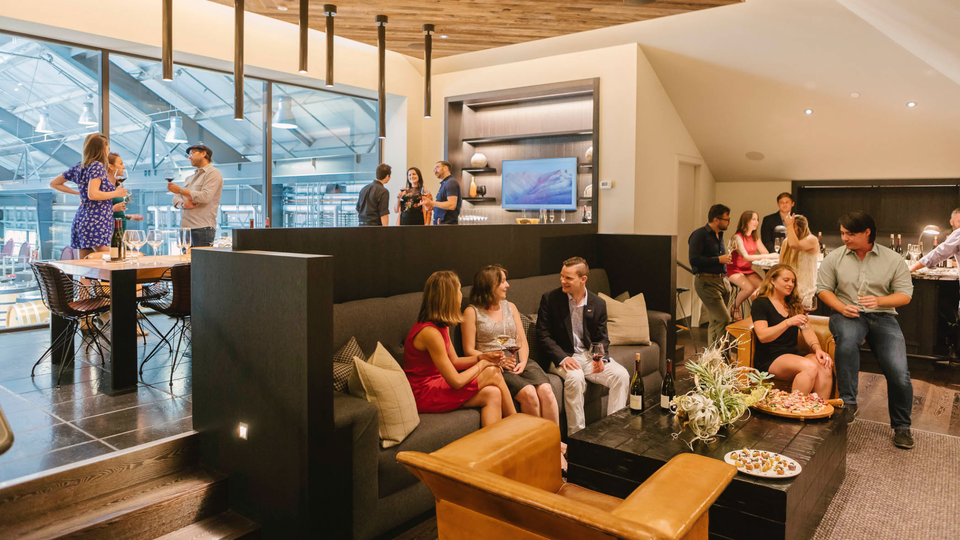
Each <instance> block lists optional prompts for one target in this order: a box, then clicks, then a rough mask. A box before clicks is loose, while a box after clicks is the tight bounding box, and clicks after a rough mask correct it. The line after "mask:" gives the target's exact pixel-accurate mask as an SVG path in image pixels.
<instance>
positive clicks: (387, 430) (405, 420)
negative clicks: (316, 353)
mask: <svg viewBox="0 0 960 540" xmlns="http://www.w3.org/2000/svg"><path fill="white" fill-rule="evenodd" d="M353 363H354V365H356V367H357V378H358V379H359V380H360V384H361V385H362V386H363V393H364V398H365V399H366V400H367V401H368V402H370V403H372V404H373V405H374V406H375V407H376V408H377V428H378V430H379V432H380V444H382V445H383V447H384V448H389V447H391V446H396V445H398V444H400V443H401V442H403V439H405V438H406V437H407V435H409V434H410V432H412V431H413V430H414V429H415V428H416V427H417V426H418V425H419V424H420V416H419V415H418V414H417V401H416V400H415V399H414V397H413V390H412V389H411V388H410V382H409V381H407V375H406V373H404V372H403V369H402V368H401V367H400V364H398V363H397V361H396V360H394V359H393V356H391V355H390V353H389V352H387V349H385V348H384V346H383V345H381V344H379V343H377V350H376V351H375V352H374V353H373V355H372V356H370V360H369V361H367V362H364V361H363V360H361V359H360V358H359V357H355V358H354V359H353Z"/></svg>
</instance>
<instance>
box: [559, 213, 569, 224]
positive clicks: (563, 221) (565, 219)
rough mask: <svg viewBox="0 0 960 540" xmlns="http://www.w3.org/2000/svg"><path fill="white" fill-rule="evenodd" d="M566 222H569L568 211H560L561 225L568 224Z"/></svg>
mask: <svg viewBox="0 0 960 540" xmlns="http://www.w3.org/2000/svg"><path fill="white" fill-rule="evenodd" d="M566 222H567V211H566V210H561V211H560V223H566Z"/></svg>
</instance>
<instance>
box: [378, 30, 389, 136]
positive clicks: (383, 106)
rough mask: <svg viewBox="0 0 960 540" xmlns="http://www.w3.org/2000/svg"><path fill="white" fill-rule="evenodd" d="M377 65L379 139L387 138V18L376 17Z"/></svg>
mask: <svg viewBox="0 0 960 540" xmlns="http://www.w3.org/2000/svg"><path fill="white" fill-rule="evenodd" d="M376 20H377V63H378V65H379V68H380V84H379V91H378V94H377V108H378V109H379V110H378V112H379V114H380V116H379V118H378V120H379V121H378V123H379V124H380V138H381V139H386V138H387V16H386V15H377V19H376Z"/></svg>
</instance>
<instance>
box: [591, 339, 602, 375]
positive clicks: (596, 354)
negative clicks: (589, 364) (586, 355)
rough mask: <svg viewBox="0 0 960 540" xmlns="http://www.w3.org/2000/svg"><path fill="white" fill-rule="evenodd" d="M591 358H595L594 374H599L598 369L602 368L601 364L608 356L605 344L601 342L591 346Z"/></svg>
mask: <svg viewBox="0 0 960 540" xmlns="http://www.w3.org/2000/svg"><path fill="white" fill-rule="evenodd" d="M590 356H591V357H592V358H593V372H594V373H597V372H598V371H599V370H598V369H597V368H598V367H599V366H600V363H601V362H603V358H604V357H605V356H606V354H605V352H604V350H603V343H600V342H599V341H598V342H596V343H593V344H591V345H590Z"/></svg>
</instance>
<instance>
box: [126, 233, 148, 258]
mask: <svg viewBox="0 0 960 540" xmlns="http://www.w3.org/2000/svg"><path fill="white" fill-rule="evenodd" d="M123 243H124V244H126V245H127V250H128V251H130V250H132V251H134V252H136V253H137V257H136V263H137V266H140V257H139V256H140V248H142V247H143V245H144V244H146V243H147V236H146V235H145V234H144V233H143V231H141V230H139V229H127V230H125V231H123Z"/></svg>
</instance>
